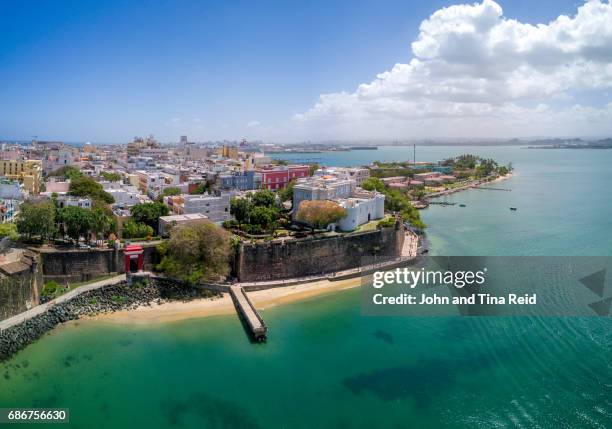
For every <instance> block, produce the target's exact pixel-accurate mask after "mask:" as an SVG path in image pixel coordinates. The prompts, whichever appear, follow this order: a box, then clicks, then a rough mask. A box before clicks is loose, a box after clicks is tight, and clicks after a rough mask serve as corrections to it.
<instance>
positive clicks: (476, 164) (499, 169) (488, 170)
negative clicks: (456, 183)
mask: <svg viewBox="0 0 612 429" xmlns="http://www.w3.org/2000/svg"><path fill="white" fill-rule="evenodd" d="M441 164H442V165H445V166H452V167H453V168H454V169H455V170H457V171H459V172H460V171H461V170H470V171H473V175H474V177H476V178H482V177H487V176H490V175H491V174H493V173H497V174H499V175H502V176H505V175H506V174H508V173H509V172H511V171H512V163H509V164H508V165H507V166H505V165H499V164H498V163H497V162H496V161H495V160H493V159H490V158H481V157H479V156H476V155H472V154H464V155H459V156H457V157H455V158H448V159H445V160H444V161H442V162H441Z"/></svg>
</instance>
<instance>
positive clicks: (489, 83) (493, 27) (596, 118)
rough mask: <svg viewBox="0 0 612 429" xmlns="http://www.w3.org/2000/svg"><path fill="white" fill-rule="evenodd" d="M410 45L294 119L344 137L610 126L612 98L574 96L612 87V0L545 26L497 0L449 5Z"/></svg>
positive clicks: (606, 129)
mask: <svg viewBox="0 0 612 429" xmlns="http://www.w3.org/2000/svg"><path fill="white" fill-rule="evenodd" d="M411 47H412V53H413V58H411V59H410V60H409V62H408V63H400V64H396V65H395V66H394V67H393V68H392V69H391V70H389V71H386V72H383V73H380V74H379V75H378V76H377V77H376V79H374V80H373V81H372V82H370V83H364V84H361V85H359V87H358V88H357V89H356V90H355V91H354V92H339V93H332V94H323V95H321V96H320V99H319V101H318V102H317V103H316V104H315V105H314V106H313V107H312V108H311V109H309V110H308V111H306V112H304V113H301V114H298V115H295V117H294V119H295V124H296V126H297V127H298V128H301V131H302V132H303V133H304V134H308V135H313V134H317V135H318V136H319V137H336V138H356V137H357V138H358V137H369V138H372V137H374V138H376V137H382V138H385V137H425V136H462V137H470V136H474V137H476V136H496V135H508V136H510V135H535V134H560V133H565V134H579V133H583V132H587V133H591V134H592V133H594V132H595V133H598V132H599V133H610V132H612V107H611V104H607V105H605V106H604V107H601V108H596V107H593V106H584V105H581V104H580V103H578V102H574V103H575V104H574V105H573V106H569V105H568V101H570V100H572V99H573V98H574V97H575V96H577V95H579V94H581V93H585V92H587V91H590V92H591V93H593V92H595V93H597V92H600V93H601V94H602V95H603V94H604V93H605V91H606V90H607V89H608V88H610V87H612V4H610V3H609V2H607V3H605V2H604V3H602V2H601V1H598V0H597V1H590V2H587V3H585V4H583V5H582V6H580V7H579V8H578V10H577V12H576V14H575V16H573V17H568V16H564V15H561V16H559V17H558V18H557V19H556V20H554V21H552V22H550V23H548V24H537V25H533V24H529V23H521V22H518V21H516V20H514V19H509V18H507V17H504V16H503V12H502V8H501V6H500V5H499V4H497V3H495V2H494V1H492V0H484V1H483V2H482V3H477V4H473V5H456V6H450V7H447V8H443V9H440V10H438V11H436V12H435V13H434V14H432V15H431V16H430V17H429V18H428V19H426V20H424V21H423V22H422V23H421V26H420V33H419V35H418V38H417V39H416V40H415V41H414V42H413V43H412V45H411ZM606 97H607V96H606ZM605 101H609V99H607V100H604V103H603V104H605ZM583 104H584V103H583ZM600 104H602V103H600Z"/></svg>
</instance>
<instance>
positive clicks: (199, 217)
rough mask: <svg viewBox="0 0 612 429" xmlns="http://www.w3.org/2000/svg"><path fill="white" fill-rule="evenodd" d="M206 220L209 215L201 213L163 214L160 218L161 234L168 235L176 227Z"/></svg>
mask: <svg viewBox="0 0 612 429" xmlns="http://www.w3.org/2000/svg"><path fill="white" fill-rule="evenodd" d="M205 220H208V217H206V216H205V215H203V214H200V213H194V214H183V215H172V216H161V217H160V218H159V227H158V230H159V234H160V235H162V236H164V235H167V234H168V233H169V232H170V230H171V229H172V228H174V227H177V226H180V225H189V224H194V223H198V222H203V221H205Z"/></svg>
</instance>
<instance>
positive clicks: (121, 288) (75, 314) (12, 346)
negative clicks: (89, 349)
mask: <svg viewBox="0 0 612 429" xmlns="http://www.w3.org/2000/svg"><path fill="white" fill-rule="evenodd" d="M217 295H218V294H217V293H216V292H213V291H210V290H203V289H196V288H191V287H188V286H184V285H180V284H177V283H174V282H172V281H167V280H157V281H152V282H149V283H146V284H144V283H143V284H137V285H132V286H128V284H127V283H125V282H123V283H119V284H116V285H112V286H106V287H103V288H101V289H96V290H92V291H88V292H84V293H82V294H80V295H78V296H76V297H74V298H72V299H71V300H69V301H66V302H62V303H59V304H56V305H53V306H52V307H50V308H49V309H48V310H47V311H46V312H44V313H42V314H39V315H37V316H34V317H32V318H31V319H28V320H26V321H24V322H22V323H20V324H18V325H15V326H12V327H10V328H8V329H5V330H3V331H1V332H0V361H3V360H7V359H9V358H10V357H11V356H13V355H14V354H15V353H17V352H18V351H19V350H21V349H23V348H24V347H26V346H27V345H28V344H31V343H33V342H34V341H36V340H37V339H38V338H40V337H41V336H43V335H44V334H45V333H47V332H49V331H50V330H52V329H53V328H54V327H55V326H57V325H59V324H60V323H64V322H67V321H69V320H74V319H78V318H80V317H82V316H94V315H96V314H101V313H109V312H114V311H119V310H131V309H135V308H137V307H140V306H142V305H151V304H152V303H159V304H161V303H163V302H168V301H189V300H192V299H196V298H213V297H215V296H217Z"/></svg>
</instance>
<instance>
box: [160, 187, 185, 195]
mask: <svg viewBox="0 0 612 429" xmlns="http://www.w3.org/2000/svg"><path fill="white" fill-rule="evenodd" d="M181 193H182V192H181V189H180V188H177V187H175V186H171V187H169V188H164V190H163V192H162V196H163V197H169V196H173V195H181Z"/></svg>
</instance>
